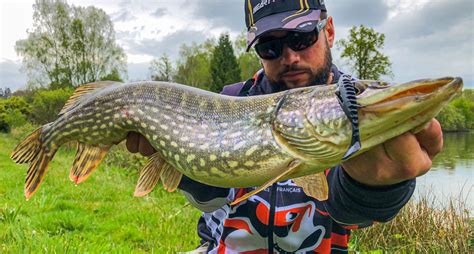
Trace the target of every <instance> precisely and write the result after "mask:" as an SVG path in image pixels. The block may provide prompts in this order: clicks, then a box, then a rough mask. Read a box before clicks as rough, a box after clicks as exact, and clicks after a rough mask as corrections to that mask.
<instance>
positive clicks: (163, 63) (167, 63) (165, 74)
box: [149, 54, 175, 82]
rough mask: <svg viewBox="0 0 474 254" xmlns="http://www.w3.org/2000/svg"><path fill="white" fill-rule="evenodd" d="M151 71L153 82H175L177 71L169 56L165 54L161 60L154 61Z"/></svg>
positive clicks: (151, 64)
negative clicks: (174, 77)
mask: <svg viewBox="0 0 474 254" xmlns="http://www.w3.org/2000/svg"><path fill="white" fill-rule="evenodd" d="M149 69H150V72H151V79H152V80H156V81H168V82H169V81H173V76H174V75H175V74H174V72H175V70H174V68H173V64H172V63H171V60H170V58H169V57H168V55H167V54H163V55H162V56H161V57H160V58H159V59H153V60H152V61H151V63H150V68H149Z"/></svg>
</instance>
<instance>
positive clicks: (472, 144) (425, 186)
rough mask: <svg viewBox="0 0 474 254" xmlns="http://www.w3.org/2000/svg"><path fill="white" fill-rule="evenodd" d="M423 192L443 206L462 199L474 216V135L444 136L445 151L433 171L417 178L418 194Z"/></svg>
mask: <svg viewBox="0 0 474 254" xmlns="http://www.w3.org/2000/svg"><path fill="white" fill-rule="evenodd" d="M421 193H423V194H424V193H429V194H430V195H431V194H432V195H433V196H434V197H436V200H437V201H439V203H440V205H446V204H447V200H448V199H450V198H455V199H461V200H463V201H464V202H465V203H466V205H467V208H468V209H469V210H470V214H471V216H474V132H470V133H444V148H443V151H442V152H441V153H440V154H439V155H438V156H437V157H436V158H435V160H434V161H433V166H432V168H431V170H430V171H429V172H428V173H427V174H426V175H424V176H421V177H419V178H418V179H417V190H416V192H415V195H420V194H421ZM415 197H416V196H415Z"/></svg>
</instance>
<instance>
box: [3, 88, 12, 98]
mask: <svg viewBox="0 0 474 254" xmlns="http://www.w3.org/2000/svg"><path fill="white" fill-rule="evenodd" d="M11 96H12V90H10V88H9V87H7V88H5V91H3V97H4V98H10V97H11Z"/></svg>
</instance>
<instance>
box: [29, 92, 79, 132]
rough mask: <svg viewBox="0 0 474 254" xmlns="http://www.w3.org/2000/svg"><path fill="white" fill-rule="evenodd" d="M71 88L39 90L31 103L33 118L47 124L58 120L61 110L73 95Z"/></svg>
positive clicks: (34, 120)
mask: <svg viewBox="0 0 474 254" xmlns="http://www.w3.org/2000/svg"><path fill="white" fill-rule="evenodd" d="M72 93H73V91H72V90H71V89H67V88H62V89H57V90H38V91H37V92H36V93H35V94H34V95H33V102H32V103H31V108H32V111H31V120H32V122H34V123H36V124H46V123H49V122H52V121H54V120H56V118H57V117H58V113H59V111H61V109H62V108H63V106H64V104H65V103H66V101H67V99H68V98H69V97H70V96H71V94H72Z"/></svg>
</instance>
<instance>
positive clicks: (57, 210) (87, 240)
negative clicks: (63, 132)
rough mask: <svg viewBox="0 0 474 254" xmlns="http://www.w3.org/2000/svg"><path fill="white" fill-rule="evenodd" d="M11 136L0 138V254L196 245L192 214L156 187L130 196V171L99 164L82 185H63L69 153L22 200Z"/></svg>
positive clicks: (20, 170) (133, 175)
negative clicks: (26, 198)
mask: <svg viewBox="0 0 474 254" xmlns="http://www.w3.org/2000/svg"><path fill="white" fill-rule="evenodd" d="M17 142H18V139H16V138H14V137H12V135H7V134H0V170H1V171H0V253H31V252H33V253H37V252H40V253H78V252H80V253H85V252H89V253H100V252H126V253H128V252H133V253H151V252H154V253H174V252H176V251H183V250H190V249H193V248H194V247H196V246H197V244H198V243H199V239H198V237H197V235H196V230H195V229H196V223H197V219H198V217H199V215H200V212H199V211H198V210H197V209H195V208H193V207H191V206H189V204H188V203H187V201H186V199H185V198H184V197H183V195H181V194H180V193H168V192H166V191H164V190H163V189H162V188H161V186H159V185H158V186H157V187H156V188H155V190H154V191H153V192H152V193H151V194H150V195H148V196H147V197H145V198H134V197H133V191H134V188H135V183H136V181H137V178H138V173H137V172H136V170H123V169H120V168H116V167H114V166H110V164H106V163H104V164H102V165H101V166H100V167H99V168H98V169H97V170H96V172H94V173H93V174H92V176H91V177H90V178H89V179H88V180H87V181H86V182H84V183H82V184H80V185H78V186H75V185H74V184H73V183H72V182H70V181H69V179H68V175H69V169H70V167H71V164H72V161H73V159H74V154H75V151H73V150H71V149H62V150H60V151H59V152H58V153H57V154H56V156H55V158H54V159H53V162H52V163H51V164H50V167H49V170H48V173H47V174H46V176H45V178H44V181H43V183H42V184H41V186H40V188H39V190H38V191H37V192H36V194H35V195H34V196H33V197H32V198H31V199H30V200H29V201H26V200H25V198H24V196H23V185H24V180H25V175H26V171H27V166H26V165H16V164H15V163H14V162H13V161H12V160H11V159H10V157H9V156H10V153H11V151H12V150H13V148H14V146H15V145H16V143H17Z"/></svg>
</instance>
